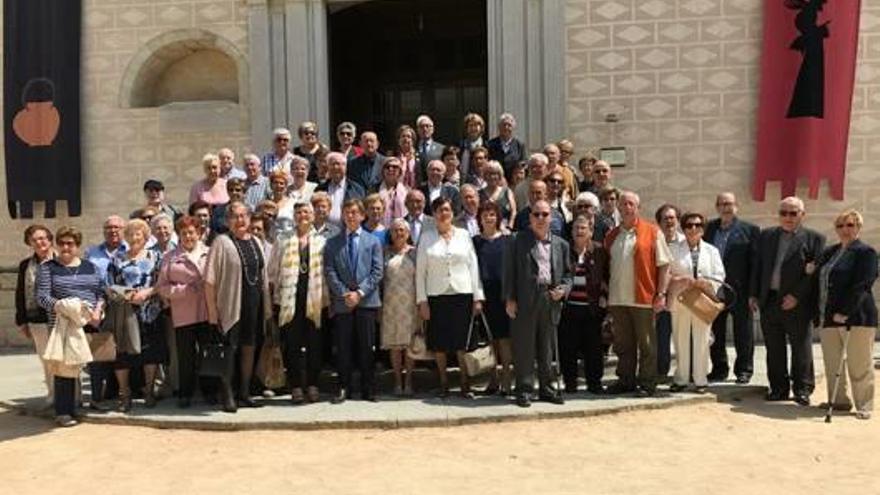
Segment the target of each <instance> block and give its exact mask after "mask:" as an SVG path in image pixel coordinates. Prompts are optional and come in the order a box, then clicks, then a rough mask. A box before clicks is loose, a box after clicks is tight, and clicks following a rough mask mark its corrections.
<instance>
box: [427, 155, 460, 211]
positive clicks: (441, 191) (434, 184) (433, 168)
mask: <svg viewBox="0 0 880 495" xmlns="http://www.w3.org/2000/svg"><path fill="white" fill-rule="evenodd" d="M445 174H446V165H445V164H444V163H443V162H441V161H440V160H433V161H431V163H429V164H428V181H427V182H426V183H425V185H423V186H422V187H421V188H420V190H421V191H422V194H424V195H425V214H427V215H430V214H431V203H432V202H433V201H434V200H435V199H437V198H439V197H441V196H442V197H444V198H449V200H450V201H452V211H453V212H454V213H455V214H456V215H458V214H459V213H461V195H460V194H459V192H458V188H457V187H455V186H453V185H451V184H444V183H443V176H444V175H445Z"/></svg>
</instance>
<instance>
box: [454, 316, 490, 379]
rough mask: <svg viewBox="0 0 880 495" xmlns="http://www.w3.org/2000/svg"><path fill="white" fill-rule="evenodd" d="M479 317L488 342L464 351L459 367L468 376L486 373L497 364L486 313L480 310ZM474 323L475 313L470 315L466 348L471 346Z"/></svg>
mask: <svg viewBox="0 0 880 495" xmlns="http://www.w3.org/2000/svg"><path fill="white" fill-rule="evenodd" d="M480 317H481V319H482V322H483V328H485V329H486V335H487V336H488V342H485V345H483V346H482V347H480V346H477V347H474V348H473V350H468V351H467V352H465V353H464V358H463V359H462V363H461V367H462V369H463V370H464V372H465V373H466V374H467V375H468V376H477V375H481V374H483V373H486V372H487V371H491V370H494V369H495V367H496V366H497V365H498V359H497V358H496V357H495V350H494V349H493V348H492V330H491V329H490V328H489V322H487V321H486V313H484V312H482V311H481V312H480ZM475 323H477V315H476V313H475V314H473V315H471V325H470V328H468V337H467V348H468V349H470V348H471V347H470V345H471V336H472V335H473V333H474V324H475Z"/></svg>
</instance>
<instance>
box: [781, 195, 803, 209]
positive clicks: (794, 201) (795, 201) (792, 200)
mask: <svg viewBox="0 0 880 495" xmlns="http://www.w3.org/2000/svg"><path fill="white" fill-rule="evenodd" d="M785 205H791V206H794V207H796V208H797V209H798V211H806V208H805V207H804V200H802V199H801V198H799V197H797V196H788V197H787V198H782V201H780V202H779V207H780V208H781V207H783V206H785Z"/></svg>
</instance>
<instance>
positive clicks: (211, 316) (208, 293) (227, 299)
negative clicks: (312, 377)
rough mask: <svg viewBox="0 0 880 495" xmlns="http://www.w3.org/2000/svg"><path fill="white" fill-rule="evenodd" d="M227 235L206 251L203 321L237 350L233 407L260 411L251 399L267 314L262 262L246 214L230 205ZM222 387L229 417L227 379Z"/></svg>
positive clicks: (242, 208) (266, 285)
mask: <svg viewBox="0 0 880 495" xmlns="http://www.w3.org/2000/svg"><path fill="white" fill-rule="evenodd" d="M228 208H229V212H228V213H227V214H226V219H227V222H228V225H229V234H228V235H221V236H218V237H217V238H216V239H215V240H214V243H213V244H212V245H211V249H210V251H209V252H208V262H207V267H206V268H205V298H206V300H207V303H208V322H209V323H211V324H212V325H217V326H218V331H219V332H220V333H221V334H222V335H223V337H224V341H225V342H226V343H227V344H228V345H230V346H232V347H236V348H238V350H239V378H240V380H239V384H238V385H239V386H238V407H259V406H260V404H259V403H257V402H255V401H254V400H253V399H252V398H251V395H250V384H251V378H252V377H253V371H254V357H255V354H256V353H255V349H256V341H257V335H258V334H261V333H262V332H263V329H264V323H265V318H266V316H267V315H269V314H271V313H270V312H271V299H270V298H269V282H268V277H267V274H266V260H265V258H264V256H263V249H262V246H260V243H259V241H258V240H257V239H256V238H255V237H254V236H253V235H251V233H250V216H251V214H250V209H249V208H248V207H247V205H246V204H244V203H242V202H240V201H236V202H232V203H230V204H229V207H228ZM231 378H232V377H227V380H225V383H224V390H223V393H224V410H227V411H230V412H234V411H235V409H236V404H235V403H234V402H232V399H231V397H232V390H231V387H230V383H231V382H230V380H231Z"/></svg>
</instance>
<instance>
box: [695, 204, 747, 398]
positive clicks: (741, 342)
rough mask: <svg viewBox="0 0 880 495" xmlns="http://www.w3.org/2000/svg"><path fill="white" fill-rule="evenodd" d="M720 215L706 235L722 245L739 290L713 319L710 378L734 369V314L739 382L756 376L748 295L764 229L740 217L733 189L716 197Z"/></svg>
mask: <svg viewBox="0 0 880 495" xmlns="http://www.w3.org/2000/svg"><path fill="white" fill-rule="evenodd" d="M715 209H716V210H717V211H718V218H716V219H715V220H712V221H711V222H709V224H708V225H707V226H706V231H705V232H704V233H703V239H705V240H706V242H708V243H709V244H712V245H713V246H715V247H716V248H718V252H719V253H720V254H721V259H722V260H723V261H724V272H725V273H726V274H727V280H725V282H727V283H728V284H730V286H731V287H733V289H734V290H735V291H736V293H737V294H739V296H740V297H738V298H737V300H736V302H735V303H734V305H733V307H732V308H730V309H728V310H724V311H722V312H721V314H719V315H718V318H716V319H715V321H714V322H713V323H712V333H713V334H714V335H715V341H714V342H713V343H712V346H711V347H710V349H709V355H710V356H711V358H712V372H711V373H709V376H708V378H709V381H724V380H726V379H727V374H728V372H729V371H730V366H729V365H728V364H727V342H726V340H727V319H728V317H729V316H730V317H733V343H734V347H735V348H736V361H735V362H734V364H733V374H734V375H735V376H736V383H739V384H742V385H744V384H746V383H749V381H750V380H751V379H752V373H753V372H754V362H753V361H754V353H755V342H754V335H753V333H752V318H751V312H750V311H749V305H748V300H747V299H746V295H747V294H748V291H749V281H750V280H751V274H752V270H754V269H755V266H754V260H753V259H752V243H754V242H755V239H757V238H758V235H759V234H760V232H761V230H760V229H759V228H758V226H756V225H753V224H750V223H748V222H746V221H744V220H741V219H740V218H738V217H737V215H736V214H737V211H738V205H737V203H736V196H734V194H733V193H731V192H723V193H721V194H719V195H718V197H717V198H716V199H715Z"/></svg>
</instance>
